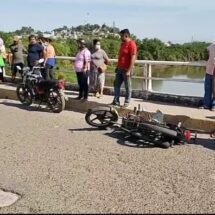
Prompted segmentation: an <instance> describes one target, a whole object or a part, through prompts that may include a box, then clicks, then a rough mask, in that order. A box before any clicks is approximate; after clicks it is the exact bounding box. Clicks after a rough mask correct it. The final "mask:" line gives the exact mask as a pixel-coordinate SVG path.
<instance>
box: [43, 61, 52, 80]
mask: <svg viewBox="0 0 215 215" xmlns="http://www.w3.org/2000/svg"><path fill="white" fill-rule="evenodd" d="M53 73H54V69H53V66H51V65H48V64H46V65H45V70H44V79H46V80H49V79H54V74H53Z"/></svg>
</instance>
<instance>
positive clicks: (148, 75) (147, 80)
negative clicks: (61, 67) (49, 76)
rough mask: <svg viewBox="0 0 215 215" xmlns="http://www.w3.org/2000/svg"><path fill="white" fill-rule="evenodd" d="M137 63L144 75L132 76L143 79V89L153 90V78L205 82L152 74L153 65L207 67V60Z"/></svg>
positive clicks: (112, 60)
mask: <svg viewBox="0 0 215 215" xmlns="http://www.w3.org/2000/svg"><path fill="white" fill-rule="evenodd" d="M56 59H59V60H71V61H74V60H75V57H67V56H56ZM110 62H111V63H117V59H110ZM135 65H140V66H142V68H143V76H132V78H136V79H143V81H144V84H143V90H146V91H152V80H165V81H175V82H190V83H203V82H204V81H203V80H202V79H195V80H189V79H179V78H158V77H153V76H152V65H166V66H194V67H205V66H206V62H204V61H203V62H179V61H152V60H136V62H135ZM106 75H107V76H114V74H106Z"/></svg>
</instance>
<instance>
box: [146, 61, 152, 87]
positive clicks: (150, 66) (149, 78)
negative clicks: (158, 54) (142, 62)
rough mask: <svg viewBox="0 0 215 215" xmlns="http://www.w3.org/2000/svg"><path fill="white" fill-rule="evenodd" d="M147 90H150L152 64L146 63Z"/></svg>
mask: <svg viewBox="0 0 215 215" xmlns="http://www.w3.org/2000/svg"><path fill="white" fill-rule="evenodd" d="M147 90H148V91H152V65H151V64H149V65H148V86H147Z"/></svg>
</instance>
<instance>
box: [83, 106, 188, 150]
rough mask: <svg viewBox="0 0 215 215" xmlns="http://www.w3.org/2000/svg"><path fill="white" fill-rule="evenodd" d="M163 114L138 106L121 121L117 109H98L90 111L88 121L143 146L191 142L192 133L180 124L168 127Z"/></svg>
mask: <svg viewBox="0 0 215 215" xmlns="http://www.w3.org/2000/svg"><path fill="white" fill-rule="evenodd" d="M163 118H164V116H163V113H162V112H160V111H159V110H158V111H157V112H156V113H154V114H152V113H149V112H147V111H143V110H142V111H140V107H138V108H137V107H135V108H134V111H133V112H130V113H128V114H126V116H124V117H122V118H121V122H120V123H119V122H118V121H119V120H120V117H119V114H118V112H117V110H116V109H115V108H114V107H113V106H109V107H96V108H92V109H89V110H88V111H87V113H86V115H85V120H86V122H87V123H88V124H89V125H91V126H93V127H97V128H101V129H105V128H107V127H112V128H114V132H115V131H122V132H124V133H125V134H126V135H125V136H124V137H125V140H126V139H128V140H129V141H133V142H135V143H136V144H139V145H150V146H158V147H161V148H169V147H171V146H173V145H175V144H178V145H179V144H180V145H181V144H185V143H189V141H190V140H191V132H190V131H189V130H186V129H184V128H182V127H181V123H178V125H173V124H167V123H165V122H164V120H163Z"/></svg>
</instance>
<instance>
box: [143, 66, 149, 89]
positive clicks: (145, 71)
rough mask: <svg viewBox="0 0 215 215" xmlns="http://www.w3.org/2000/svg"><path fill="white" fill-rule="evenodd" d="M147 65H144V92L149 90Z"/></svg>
mask: <svg viewBox="0 0 215 215" xmlns="http://www.w3.org/2000/svg"><path fill="white" fill-rule="evenodd" d="M147 69H148V68H147V64H144V65H143V77H144V79H143V90H146V91H147V90H148V79H147V77H148V71H147Z"/></svg>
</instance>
